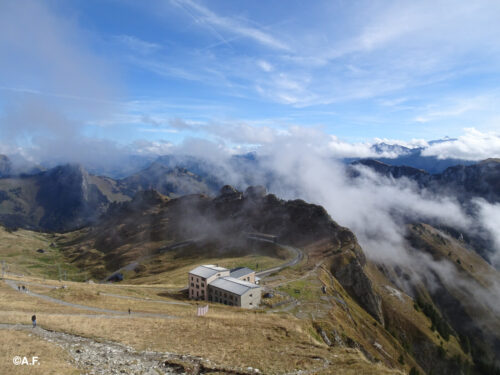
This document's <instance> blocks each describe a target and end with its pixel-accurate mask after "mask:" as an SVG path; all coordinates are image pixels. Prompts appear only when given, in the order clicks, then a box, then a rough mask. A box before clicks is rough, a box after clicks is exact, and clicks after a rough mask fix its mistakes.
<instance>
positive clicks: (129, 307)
mask: <svg viewBox="0 0 500 375" xmlns="http://www.w3.org/2000/svg"><path fill="white" fill-rule="evenodd" d="M128 314H129V315H130V307H129V309H128Z"/></svg>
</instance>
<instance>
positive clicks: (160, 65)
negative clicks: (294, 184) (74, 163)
mask: <svg viewBox="0 0 500 375" xmlns="http://www.w3.org/2000/svg"><path fill="white" fill-rule="evenodd" d="M498 19H500V2H498V1H495V0H491V1H488V0H478V1H474V2H465V1H462V2H457V1H448V0H438V1H436V0H432V1H427V0H422V1H418V2H415V1H409V0H408V1H389V0H387V1H377V0H375V1H373V0H370V1H363V0H360V1H345V0H337V1H333V0H332V1H315V2H303V1H293V0H287V1H273V0H271V1H259V2H255V1H238V2H235V1H219V0H212V1H203V0H201V1H197V0H151V1H141V2H137V1H132V0H130V1H129V0H73V1H70V2H68V1H62V0H46V1H43V2H42V1H31V0H17V1H14V0H5V1H2V2H1V4H0V71H1V72H2V73H1V74H0V132H1V133H0V137H1V139H0V143H1V145H0V146H1V147H0V148H1V151H3V152H6V153H14V152H19V153H24V154H30V155H32V156H34V157H38V158H43V157H46V156H47V155H46V154H47V152H49V151H50V152H51V153H60V154H61V155H70V154H72V153H73V154H75V155H81V154H83V153H88V151H89V150H92V151H95V152H93V154H94V155H95V157H96V158H102V157H103V155H106V153H107V152H108V153H109V152H110V151H112V150H114V151H116V152H136V153H155V154H162V153H168V152H169V151H170V150H171V149H172V147H173V146H175V145H179V144H183V143H185V142H188V141H190V140H192V139H203V140H209V141H212V142H215V143H217V144H219V145H222V146H221V147H226V148H230V149H233V150H242V151H246V150H251V149H252V148H258V147H260V146H262V145H269V144H272V143H273V142H275V141H276V139H281V138H283V137H292V138H293V137H296V136H298V137H302V136H303V134H304V133H307V132H313V133H316V134H320V136H319V138H325V139H328V140H329V143H330V144H331V146H330V147H332V148H333V149H334V150H336V151H335V152H339V150H340V152H344V151H345V150H347V152H345V154H346V155H343V156H352V155H351V154H352V153H354V154H357V153H358V151H357V150H362V151H361V152H360V154H363V153H365V154H366V152H367V149H368V147H369V146H370V145H371V144H373V143H374V142H379V141H381V140H383V141H386V142H389V143H391V142H393V143H399V144H405V145H410V146H419V145H427V146H428V144H427V143H426V142H427V141H430V140H433V139H441V138H443V137H446V136H447V137H451V138H456V139H457V140H456V141H453V142H452V143H449V144H446V145H439V147H438V146H436V147H434V146H433V148H432V149H431V150H428V151H427V152H428V153H430V154H436V155H440V156H442V157H448V156H451V157H457V155H458V157H460V158H472V159H480V158H484V157H485V156H486V157H487V156H497V157H498V156H499V154H500V101H499V99H500V88H499V87H500V42H499V40H498V35H500V22H498Z"/></svg>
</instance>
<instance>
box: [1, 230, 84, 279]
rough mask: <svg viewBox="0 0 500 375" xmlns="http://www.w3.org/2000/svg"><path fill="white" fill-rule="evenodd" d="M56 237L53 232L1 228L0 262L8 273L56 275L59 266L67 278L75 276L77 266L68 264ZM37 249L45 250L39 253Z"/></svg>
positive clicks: (50, 276)
mask: <svg viewBox="0 0 500 375" xmlns="http://www.w3.org/2000/svg"><path fill="white" fill-rule="evenodd" d="M56 239H57V235H54V234H46V233H39V232H33V231H29V230H24V229H18V230H16V231H8V230H6V229H5V228H3V227H0V261H2V260H3V261H5V263H6V264H7V266H8V272H10V273H17V274H25V275H31V276H41V277H47V278H58V277H59V269H61V272H62V274H63V275H64V271H66V274H67V275H68V277H70V278H71V277H78V276H79V271H78V269H77V268H76V267H74V266H72V265H70V264H68V263H67V261H66V259H65V258H64V256H63V255H62V253H61V251H60V250H59V248H58V246H57V243H56ZM51 244H53V246H51ZM38 249H42V250H44V251H45V253H38V252H37V250H38Z"/></svg>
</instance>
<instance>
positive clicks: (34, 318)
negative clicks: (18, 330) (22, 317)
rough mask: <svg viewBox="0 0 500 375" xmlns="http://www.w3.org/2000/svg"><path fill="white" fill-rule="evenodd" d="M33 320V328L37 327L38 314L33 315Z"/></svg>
mask: <svg viewBox="0 0 500 375" xmlns="http://www.w3.org/2000/svg"><path fill="white" fill-rule="evenodd" d="M31 321H32V322H33V328H35V327H36V315H33V316H32V317H31Z"/></svg>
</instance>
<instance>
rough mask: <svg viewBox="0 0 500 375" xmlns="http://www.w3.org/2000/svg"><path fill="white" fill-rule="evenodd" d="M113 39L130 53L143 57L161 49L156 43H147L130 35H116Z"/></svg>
mask: <svg viewBox="0 0 500 375" xmlns="http://www.w3.org/2000/svg"><path fill="white" fill-rule="evenodd" d="M114 39H115V40H116V41H117V42H119V43H121V44H123V45H125V46H126V47H127V48H129V49H131V50H132V51H134V52H136V53H139V54H143V55H148V54H151V53H154V52H157V51H159V50H161V49H162V46H161V45H159V44H157V43H152V42H148V41H145V40H142V39H140V38H137V37H135V36H132V35H116V36H115V37H114Z"/></svg>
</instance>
